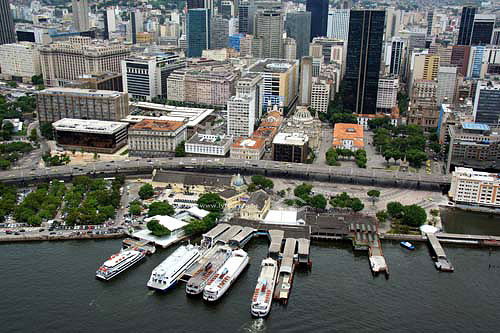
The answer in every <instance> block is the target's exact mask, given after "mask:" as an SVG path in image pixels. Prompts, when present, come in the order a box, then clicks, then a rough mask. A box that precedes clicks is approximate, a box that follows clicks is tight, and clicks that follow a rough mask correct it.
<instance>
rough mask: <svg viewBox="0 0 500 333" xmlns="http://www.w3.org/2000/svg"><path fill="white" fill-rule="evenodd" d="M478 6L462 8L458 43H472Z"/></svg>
mask: <svg viewBox="0 0 500 333" xmlns="http://www.w3.org/2000/svg"><path fill="white" fill-rule="evenodd" d="M476 9H477V8H476V7H471V6H464V7H463V8H462V16H461V18H460V30H459V31H458V41H457V45H470V39H471V36H472V28H473V26H474V16H475V15H476Z"/></svg>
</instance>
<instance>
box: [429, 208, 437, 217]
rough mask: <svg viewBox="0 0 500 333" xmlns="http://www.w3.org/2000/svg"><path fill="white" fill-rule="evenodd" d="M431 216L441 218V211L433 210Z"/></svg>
mask: <svg viewBox="0 0 500 333" xmlns="http://www.w3.org/2000/svg"><path fill="white" fill-rule="evenodd" d="M431 215H432V216H434V217H438V216H439V209H431Z"/></svg>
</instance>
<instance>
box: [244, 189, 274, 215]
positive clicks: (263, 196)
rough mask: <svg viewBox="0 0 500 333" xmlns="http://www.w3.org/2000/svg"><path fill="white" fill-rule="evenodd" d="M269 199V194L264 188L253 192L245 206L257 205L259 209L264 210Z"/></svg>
mask: <svg viewBox="0 0 500 333" xmlns="http://www.w3.org/2000/svg"><path fill="white" fill-rule="evenodd" d="M267 199H269V194H267V193H266V191H264V190H258V191H256V192H253V193H252V195H251V196H250V199H248V201H247V203H246V204H245V206H248V205H255V206H256V207H257V209H259V210H262V209H263V208H264V206H265V205H266V201H267Z"/></svg>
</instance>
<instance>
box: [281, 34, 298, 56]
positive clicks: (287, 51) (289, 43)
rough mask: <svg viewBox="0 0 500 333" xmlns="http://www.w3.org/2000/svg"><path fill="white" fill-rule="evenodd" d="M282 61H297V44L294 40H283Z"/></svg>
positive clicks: (287, 38)
mask: <svg viewBox="0 0 500 333" xmlns="http://www.w3.org/2000/svg"><path fill="white" fill-rule="evenodd" d="M282 57H283V59H287V60H294V59H297V44H296V43H295V39H293V38H290V37H286V38H284V39H283V51H282Z"/></svg>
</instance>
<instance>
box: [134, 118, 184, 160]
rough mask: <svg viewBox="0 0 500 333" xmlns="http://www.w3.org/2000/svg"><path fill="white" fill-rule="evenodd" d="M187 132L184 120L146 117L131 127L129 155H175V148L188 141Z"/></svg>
mask: <svg viewBox="0 0 500 333" xmlns="http://www.w3.org/2000/svg"><path fill="white" fill-rule="evenodd" d="M186 133H187V131H186V123H185V122H184V121H177V120H153V119H144V120H143V121H141V122H140V123H137V124H135V125H134V126H132V127H130V128H129V131H128V153H129V156H140V157H165V156H173V155H174V154H175V148H176V147H177V146H178V145H179V144H180V143H181V142H183V141H186Z"/></svg>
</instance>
